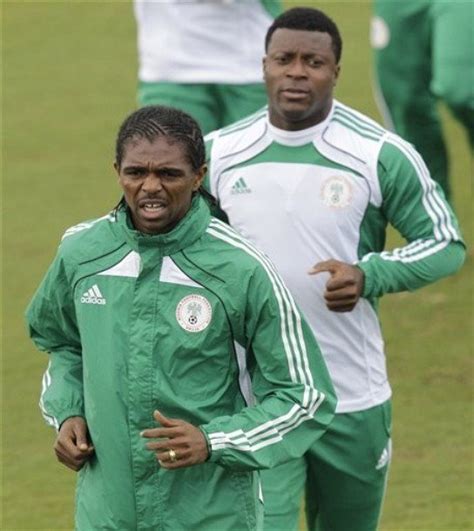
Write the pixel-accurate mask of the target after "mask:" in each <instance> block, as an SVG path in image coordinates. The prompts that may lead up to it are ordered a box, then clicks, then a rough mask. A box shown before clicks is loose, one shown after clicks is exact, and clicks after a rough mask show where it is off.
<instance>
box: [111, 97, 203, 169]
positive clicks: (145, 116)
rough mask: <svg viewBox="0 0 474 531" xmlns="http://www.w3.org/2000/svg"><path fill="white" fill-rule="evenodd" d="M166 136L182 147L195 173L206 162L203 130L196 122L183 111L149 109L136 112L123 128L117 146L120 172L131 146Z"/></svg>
mask: <svg viewBox="0 0 474 531" xmlns="http://www.w3.org/2000/svg"><path fill="white" fill-rule="evenodd" d="M159 136H164V137H167V138H169V139H170V140H172V141H176V142H179V143H181V144H182V145H183V146H184V148H185V151H186V156H187V158H188V160H189V162H190V164H191V167H192V169H193V170H194V171H197V170H199V169H200V168H201V167H202V166H203V165H204V163H205V161H206V150H205V147H204V139H203V136H202V132H201V128H200V127H199V125H198V123H197V122H196V120H195V119H194V118H192V117H191V116H189V114H186V113H185V112H183V111H180V110H179V109H174V108H173V107H165V106H164V105H149V106H147V107H142V108H141V109H138V111H135V112H133V113H132V114H130V115H129V116H128V117H127V118H125V120H124V122H123V123H122V125H121V126H120V129H119V132H118V135H117V141H116V144H115V162H116V164H117V166H118V167H119V168H120V166H121V164H122V160H123V156H124V152H125V145H126V144H127V142H129V141H130V140H133V139H137V138H146V139H147V140H148V141H149V142H153V140H155V139H156V138H157V137H159Z"/></svg>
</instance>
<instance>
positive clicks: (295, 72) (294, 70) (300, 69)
mask: <svg viewBox="0 0 474 531" xmlns="http://www.w3.org/2000/svg"><path fill="white" fill-rule="evenodd" d="M286 73H287V75H288V76H290V77H307V75H308V74H307V72H306V68H305V65H304V63H303V61H302V60H300V59H295V60H294V61H292V62H291V63H290V64H289V65H288V70H287V72H286Z"/></svg>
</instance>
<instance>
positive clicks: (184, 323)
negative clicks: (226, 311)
mask: <svg viewBox="0 0 474 531" xmlns="http://www.w3.org/2000/svg"><path fill="white" fill-rule="evenodd" d="M211 318H212V306H211V304H210V302H209V301H208V300H207V299H206V297H203V296H202V295H196V294H192V295H187V296H186V297H184V298H183V299H181V300H180V301H179V302H178V306H176V319H177V321H178V323H179V325H180V326H181V328H184V330H186V331H187V332H201V331H202V330H204V329H205V328H207V326H208V325H209V323H210V322H211Z"/></svg>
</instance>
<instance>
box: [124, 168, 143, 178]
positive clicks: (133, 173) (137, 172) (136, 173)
mask: <svg viewBox="0 0 474 531" xmlns="http://www.w3.org/2000/svg"><path fill="white" fill-rule="evenodd" d="M144 174H145V170H142V169H140V168H129V169H128V170H125V175H127V176H128V177H141V176H142V175H144Z"/></svg>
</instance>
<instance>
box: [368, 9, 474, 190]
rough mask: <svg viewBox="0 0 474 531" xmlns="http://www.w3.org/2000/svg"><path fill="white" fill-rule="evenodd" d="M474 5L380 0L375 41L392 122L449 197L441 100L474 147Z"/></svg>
mask: <svg viewBox="0 0 474 531" xmlns="http://www.w3.org/2000/svg"><path fill="white" fill-rule="evenodd" d="M473 6H474V5H473V3H472V1H471V0H398V1H395V0H375V2H374V10H375V12H374V15H375V16H374V18H373V21H372V29H371V41H372V46H373V48H374V52H375V57H374V59H375V70H376V81H377V84H378V90H379V93H378V100H379V104H380V105H379V107H380V108H381V111H382V113H383V114H384V117H385V121H386V125H387V126H388V127H392V128H393V129H394V130H395V131H396V132H397V133H398V134H399V135H400V136H402V137H404V138H405V139H406V140H408V141H409V142H411V143H412V144H414V146H415V147H416V148H417V150H418V151H419V152H420V153H421V155H422V156H423V158H424V160H425V162H426V164H427V166H428V168H429V170H430V172H431V175H432V177H433V178H434V179H435V180H436V181H438V182H439V184H440V185H441V187H442V188H443V190H444V192H445V194H446V195H447V196H448V197H449V195H450V185H449V180H448V158H447V149H446V145H445V142H444V138H443V132H442V128H441V122H440V117H439V114H438V109H437V100H438V99H441V100H442V101H443V102H444V103H445V104H446V105H447V106H448V107H449V108H450V109H451V111H452V113H453V114H454V116H455V117H456V118H457V119H458V120H459V121H460V122H461V123H462V124H463V125H464V127H465V129H466V132H467V135H468V138H469V142H470V145H471V149H472V148H473V146H474V51H473V50H474V34H473V18H474V7H473Z"/></svg>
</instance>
